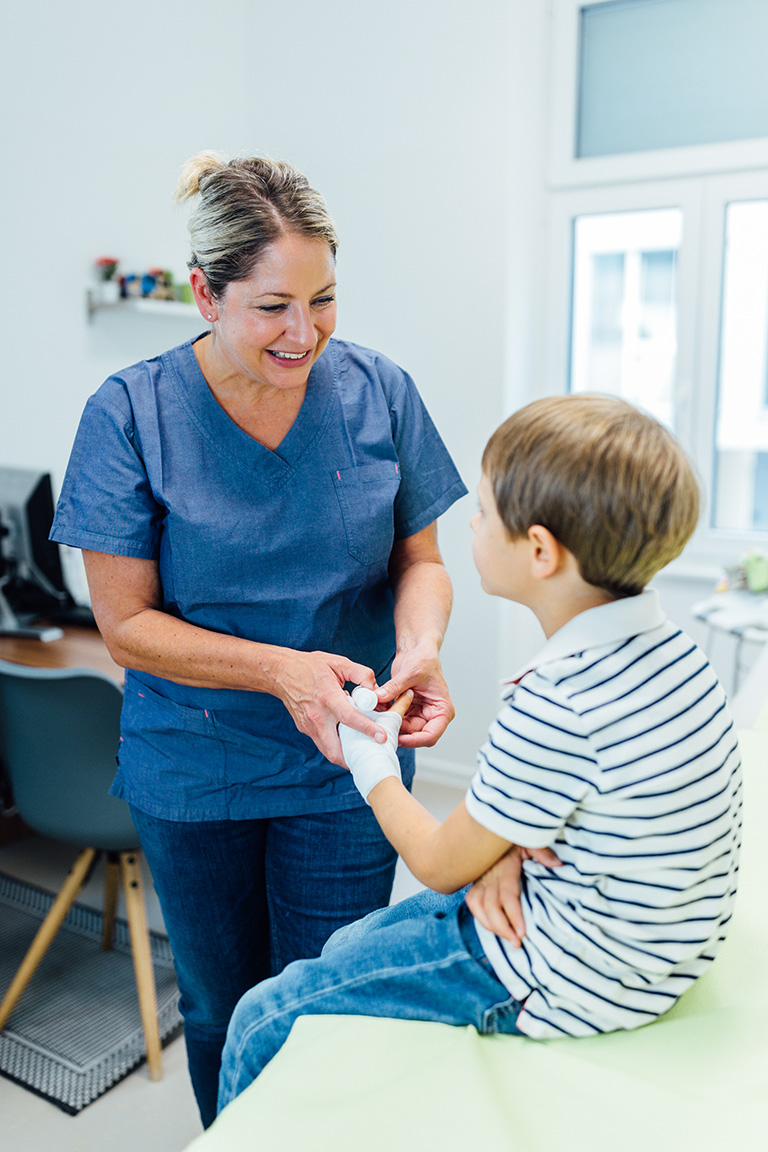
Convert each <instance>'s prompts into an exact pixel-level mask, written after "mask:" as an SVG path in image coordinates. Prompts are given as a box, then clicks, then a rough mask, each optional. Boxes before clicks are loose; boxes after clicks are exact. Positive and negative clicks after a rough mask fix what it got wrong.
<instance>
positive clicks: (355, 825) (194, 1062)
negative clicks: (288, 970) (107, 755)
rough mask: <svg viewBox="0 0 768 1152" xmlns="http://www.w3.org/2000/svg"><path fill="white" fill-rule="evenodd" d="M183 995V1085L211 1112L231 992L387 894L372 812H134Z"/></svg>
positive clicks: (386, 866) (234, 995) (208, 1115)
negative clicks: (204, 816) (252, 816)
mask: <svg viewBox="0 0 768 1152" xmlns="http://www.w3.org/2000/svg"><path fill="white" fill-rule="evenodd" d="M131 813H132V815H133V818H134V821H135V823H136V828H137V830H138V833H139V837H140V839H141V845H142V848H143V850H144V854H145V856H146V858H147V862H148V864H149V867H150V870H151V872H152V878H153V880H154V883H155V888H156V891H157V894H158V898H159V900H160V906H161V908H162V910H163V918H164V920H165V925H166V929H167V932H168V938H169V940H170V943H171V948H172V949H173V955H174V963H175V967H176V976H177V979H178V984H179V989H180V992H181V1001H180V1005H179V1007H180V1010H181V1013H182V1016H183V1017H184V1036H185V1040H186V1045H187V1060H188V1063H189V1073H190V1078H191V1080H192V1087H193V1089H194V1092H195V1097H196V1099H197V1104H198V1107H199V1109H200V1116H201V1119H202V1121H203V1125H204V1126H205V1127H207V1126H208V1125H209V1124H211V1123H212V1121H213V1119H214V1117H215V1115H216V1095H217V1089H218V1079H219V1066H220V1062H221V1050H222V1047H223V1045H224V1039H225V1037H226V1032H227V1024H228V1023H229V1018H230V1016H231V1015H232V1012H233V1010H234V1007H235V1005H236V1004H237V1002H238V1000H239V999H240V997H241V996H242V995H243V994H244V993H245V992H247V991H248V989H249V988H252V987H253V985H254V984H258V983H259V981H262V980H265V979H266V978H267V977H269V976H274V975H276V974H277V973H278V972H280V971H281V970H282V969H283V968H284V967H285V966H286V965H287V964H290V963H291V962H292V961H294V960H298V959H303V958H305V957H310V956H319V954H320V952H321V950H322V947H323V945H324V944H325V942H326V940H327V939H328V937H329V936H331V935H332V933H333V932H335V931H336V929H337V928H340V927H341V926H342V925H345V924H349V922H350V921H352V920H356V919H357V918H359V917H360V916H365V915H366V914H367V913H368V912H371V911H372V910H373V909H374V908H381V907H382V906H384V905H386V904H387V903H388V901H389V898H390V894H391V891H392V882H393V879H394V871H395V864H396V860H397V858H396V855H395V852H394V851H393V849H392V848H391V847H390V845H389V844H388V843H387V841H386V839H385V838H384V836H383V834H382V833H381V831H380V829H379V826H378V824H377V823H376V820H375V819H374V816H373V813H372V812H371V810H370V808H368V807H365V808H353V809H349V810H347V811H343V812H329V813H320V814H317V815H312V816H290V817H288V816H286V817H280V818H273V819H269V820H221V821H201V822H195V823H183V822H178V821H173V820H161V819H158V818H157V817H155V816H149V815H147V813H146V812H141V811H139V810H138V809H135V808H131Z"/></svg>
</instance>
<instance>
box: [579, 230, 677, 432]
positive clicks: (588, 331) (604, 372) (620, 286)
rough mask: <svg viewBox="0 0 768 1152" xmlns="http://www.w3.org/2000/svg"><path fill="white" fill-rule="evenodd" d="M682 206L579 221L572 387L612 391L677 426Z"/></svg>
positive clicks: (587, 390) (582, 390)
mask: <svg viewBox="0 0 768 1152" xmlns="http://www.w3.org/2000/svg"><path fill="white" fill-rule="evenodd" d="M681 225H682V213H681V212H680V210H679V209H678V208H668V209H662V210H658V211H647V212H621V213H609V214H600V215H593V216H579V217H577V219H576V220H575V221H574V242H573V249H574V276H573V301H572V306H573V324H572V333H571V374H570V387H571V390H572V391H573V392H613V393H616V394H617V395H618V396H623V397H624V399H625V400H629V401H630V402H631V403H633V404H639V405H641V406H642V407H644V408H646V409H647V410H648V411H650V412H652V413H653V415H654V416H656V417H657V419H659V420H661V421H662V422H663V423H664V424H666V425H668V426H669V427H670V428H672V427H674V420H675V414H674V384H675V366H676V358H677V253H678V249H679V247H680V232H681Z"/></svg>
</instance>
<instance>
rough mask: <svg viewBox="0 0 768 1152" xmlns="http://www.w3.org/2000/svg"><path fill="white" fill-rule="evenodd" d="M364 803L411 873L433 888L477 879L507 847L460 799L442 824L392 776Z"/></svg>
mask: <svg viewBox="0 0 768 1152" xmlns="http://www.w3.org/2000/svg"><path fill="white" fill-rule="evenodd" d="M368 803H369V804H370V806H371V807H372V808H373V812H374V815H375V817H376V819H377V820H378V822H379V825H380V826H381V830H382V832H383V833H384V835H385V836H386V837H387V839H388V840H389V842H390V844H391V845H392V846H393V848H395V849H396V850H397V852H398V853H399V855H400V856H402V858H403V860H404V861H405V863H406V864H407V866H408V868H409V869H410V870H411V872H412V873H413V875H414V876H415V877H416V879H417V880H420V881H421V883H422V884H426V886H427V887H428V888H433V889H435V891H437V892H456V891H457V890H458V889H459V888H463V887H464V886H465V885H466V884H470V883H471V882H472V881H473V880H477V879H478V877H480V876H482V875H483V873H484V872H487V870H488V869H489V868H490V867H491V865H492V864H495V863H496V861H497V860H498V859H500V857H502V856H503V855H504V853H505V852H507V851H508V849H509V847H510V842H509V841H508V840H503V839H502V838H501V837H500V836H497V835H496V834H495V833H494V832H489V831H488V829H487V828H483V826H482V824H478V822H477V821H476V820H474V819H473V818H472V817H471V816H470V815H469V813H468V812H467V809H466V807H465V805H464V801H463V800H462V802H461V804H459V805H458V807H457V808H455V809H454V810H453V812H452V813H451V814H450V816H449V817H448V818H447V820H445V821H443V823H442V824H441V823H440V822H439V821H438V820H436V819H435V817H434V816H432V814H431V813H430V812H428V811H427V810H426V808H424V807H423V806H422V805H421V804H420V803H419V802H418V800H416V799H414V797H413V796H411V794H410V793H409V792H408V791H407V790H406V789H405V788H404V787H403V785H402V783H401V782H400V781H399V780H398V779H396V778H395V777H391V776H390V777H387V778H386V779H385V780H381V781H380V782H379V783H378V784H377V785H376V786H375V787H374V788H373V789H372V790H371V792H370V793H369V795H368Z"/></svg>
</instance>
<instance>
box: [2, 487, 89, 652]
mask: <svg viewBox="0 0 768 1152" xmlns="http://www.w3.org/2000/svg"><path fill="white" fill-rule="evenodd" d="M52 522H53V493H52V491H51V478H50V475H49V474H48V473H47V472H35V471H31V470H30V469H27V468H4V467H0V631H1V632H3V633H12V634H16V635H26V636H39V637H40V638H41V639H54V638H56V637H58V636H60V635H61V631H60V630H59V629H51V628H48V629H46V628H44V627H43V628H40V627H37V626H31V625H32V621H33V620H34V618H35V617H37V616H41V615H42V616H48V617H50V618H51V619H52V618H53V617H54V616H58V615H60V614H61V613H65V614H66V613H68V612H70V611H71V610H72V609H73V608H74V601H73V599H72V597H71V596H70V594H69V592H68V590H67V586H66V584H65V583H64V575H63V572H62V567H61V556H60V554H59V546H58V544H54V543H52V542H51V541H50V540H49V539H48V533H49V532H50V530H51V524H52Z"/></svg>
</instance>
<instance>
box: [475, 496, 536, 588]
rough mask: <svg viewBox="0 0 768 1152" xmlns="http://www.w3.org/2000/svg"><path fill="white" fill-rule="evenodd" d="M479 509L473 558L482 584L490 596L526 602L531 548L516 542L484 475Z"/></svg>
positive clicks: (519, 541)
mask: <svg viewBox="0 0 768 1152" xmlns="http://www.w3.org/2000/svg"><path fill="white" fill-rule="evenodd" d="M477 499H478V503H479V505H480V510H479V511H478V512H476V513H475V515H474V516H473V517H472V520H471V521H470V523H471V526H472V531H473V532H474V534H475V538H474V540H473V541H472V555H473V556H474V560H475V567H476V568H477V570H478V572H479V573H480V583H481V585H482V587H483V589H484V591H486V592H488V593H489V594H490V595H491V596H503V597H504V598H505V599H506V600H516V601H518V602H519V603H521V604H526V603H527V597H526V595H525V576H526V573H527V572H528V571H529V558H530V548H529V544H528V540H527V539H526V538H525V537H523V538H521V539H516V540H513V539H512V538H511V537H510V535H509V533H508V532H507V529H506V528H505V526H504V522H503V520H502V519H501V517H500V516H499V512H498V509H497V507H496V500H495V499H494V495H493V488H492V487H491V482H490V480H489V479H488V477H487V476H486V475H485V473H483V475H482V477H481V479H480V483H479V484H478V486H477Z"/></svg>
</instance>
